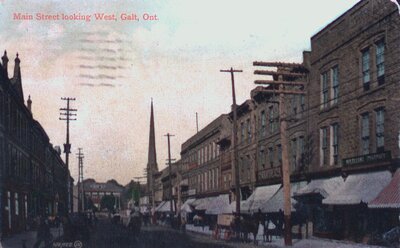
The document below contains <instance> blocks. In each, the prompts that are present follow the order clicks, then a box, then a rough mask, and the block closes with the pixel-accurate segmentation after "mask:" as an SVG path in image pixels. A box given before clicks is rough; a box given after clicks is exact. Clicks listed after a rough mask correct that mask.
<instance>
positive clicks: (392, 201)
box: [368, 169, 400, 208]
mask: <svg viewBox="0 0 400 248" xmlns="http://www.w3.org/2000/svg"><path fill="white" fill-rule="evenodd" d="M368 207H369V208H400V169H397V171H396V173H395V174H394V176H393V178H392V180H391V181H390V183H389V184H388V185H387V186H386V187H385V188H384V189H383V190H382V191H381V192H380V193H379V195H378V196H377V197H376V198H375V199H374V200H372V201H371V202H370V204H368Z"/></svg>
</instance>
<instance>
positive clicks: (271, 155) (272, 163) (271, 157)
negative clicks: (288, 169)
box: [268, 147, 274, 168]
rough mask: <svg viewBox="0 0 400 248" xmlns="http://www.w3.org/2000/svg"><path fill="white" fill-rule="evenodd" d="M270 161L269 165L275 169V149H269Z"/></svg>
mask: <svg viewBox="0 0 400 248" xmlns="http://www.w3.org/2000/svg"><path fill="white" fill-rule="evenodd" d="M268 160H269V165H270V166H271V168H272V167H274V148H273V147H270V148H268Z"/></svg>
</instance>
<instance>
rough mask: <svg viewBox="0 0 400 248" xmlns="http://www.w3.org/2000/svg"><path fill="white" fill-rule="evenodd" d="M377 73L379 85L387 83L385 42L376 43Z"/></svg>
mask: <svg viewBox="0 0 400 248" xmlns="http://www.w3.org/2000/svg"><path fill="white" fill-rule="evenodd" d="M375 51H376V73H377V77H378V84H383V83H384V82H385V41H384V40H380V41H378V42H377V43H376V50H375Z"/></svg>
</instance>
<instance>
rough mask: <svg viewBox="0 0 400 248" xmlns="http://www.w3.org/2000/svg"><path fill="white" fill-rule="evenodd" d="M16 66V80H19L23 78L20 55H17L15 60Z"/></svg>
mask: <svg viewBox="0 0 400 248" xmlns="http://www.w3.org/2000/svg"><path fill="white" fill-rule="evenodd" d="M14 62H15V66H14V79H19V78H20V76H21V68H20V67H19V65H20V64H21V60H20V59H19V55H18V53H17V57H16V58H15V60H14Z"/></svg>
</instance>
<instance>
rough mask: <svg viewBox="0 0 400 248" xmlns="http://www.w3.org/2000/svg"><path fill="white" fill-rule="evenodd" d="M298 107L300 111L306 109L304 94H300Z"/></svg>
mask: <svg viewBox="0 0 400 248" xmlns="http://www.w3.org/2000/svg"><path fill="white" fill-rule="evenodd" d="M300 108H301V112H304V110H305V109H306V101H305V96H304V95H300Z"/></svg>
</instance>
